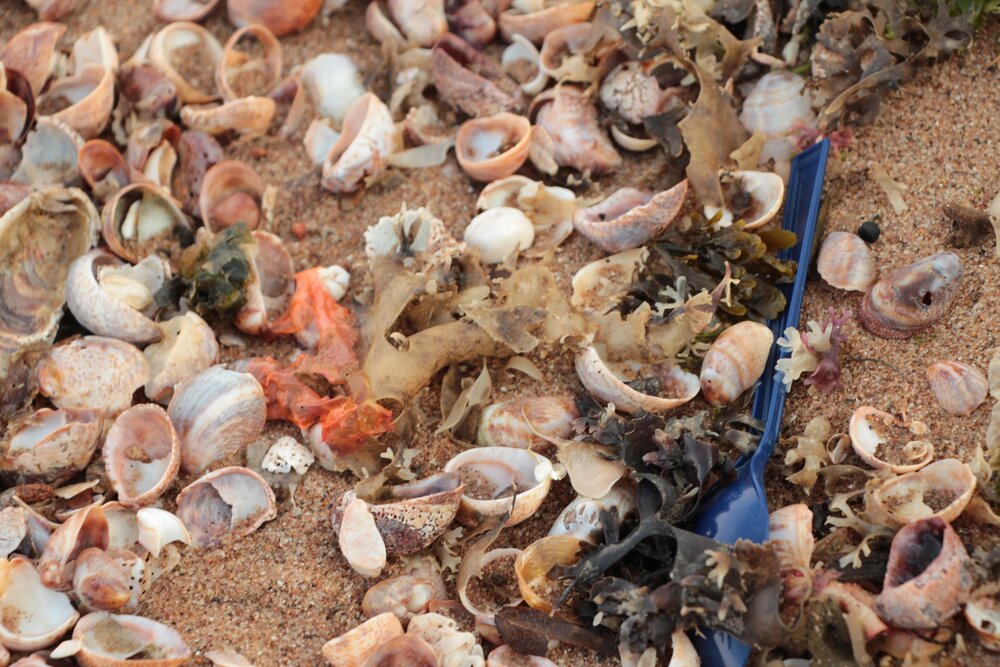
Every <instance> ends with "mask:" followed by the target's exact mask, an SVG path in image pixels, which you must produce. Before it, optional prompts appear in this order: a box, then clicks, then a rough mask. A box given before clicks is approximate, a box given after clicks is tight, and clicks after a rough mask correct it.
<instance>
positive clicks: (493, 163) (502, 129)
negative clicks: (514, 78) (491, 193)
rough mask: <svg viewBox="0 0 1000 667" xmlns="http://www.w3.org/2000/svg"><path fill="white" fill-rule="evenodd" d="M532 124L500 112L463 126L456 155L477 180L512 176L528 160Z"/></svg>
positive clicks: (463, 166)
mask: <svg viewBox="0 0 1000 667" xmlns="http://www.w3.org/2000/svg"><path fill="white" fill-rule="evenodd" d="M530 149H531V122H530V121H528V119H527V118H525V117H524V116H517V115H515V114H512V113H507V112H503V113H498V114H496V115H494V116H488V117H486V118H477V119H473V120H468V121H466V122H464V123H462V127H460V128H459V130H458V135H457V136H456V137H455V156H456V157H457V158H458V163H459V164H460V165H461V166H462V169H463V170H464V171H465V173H467V174H468V175H469V176H471V177H472V178H474V179H475V180H477V181H495V180H497V179H501V178H504V177H505V176H510V175H511V174H513V173H514V172H515V171H517V170H518V169H520V168H521V165H523V164H524V162H525V160H527V159H528V152H529V151H530Z"/></svg>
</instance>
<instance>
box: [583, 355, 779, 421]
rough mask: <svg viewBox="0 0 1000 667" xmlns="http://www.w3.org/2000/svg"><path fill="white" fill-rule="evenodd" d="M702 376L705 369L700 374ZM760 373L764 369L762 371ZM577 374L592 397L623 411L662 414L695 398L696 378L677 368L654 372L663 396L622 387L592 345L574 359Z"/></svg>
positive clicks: (621, 383) (672, 367) (623, 384)
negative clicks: (658, 378) (660, 382)
mask: <svg viewBox="0 0 1000 667" xmlns="http://www.w3.org/2000/svg"><path fill="white" fill-rule="evenodd" d="M702 372H703V373H704V370H703V371H702ZM761 372H763V368H762V369H761ZM576 375H577V377H579V378H580V382H581V383H583V386H584V388H585V389H586V390H587V392H588V393H590V395H591V396H593V397H594V398H596V399H597V400H599V401H601V402H602V403H604V404H607V403H613V404H614V406H615V408H617V409H618V410H621V411H622V412H628V413H630V414H631V413H633V412H638V411H639V410H645V411H646V412H665V411H667V410H673V409H674V408H677V407H680V406H682V405H684V404H685V403H687V402H688V401H690V400H691V399H693V398H694V397H695V396H697V395H698V390H699V389H700V388H701V384H699V381H698V376H696V375H694V374H693V373H688V372H687V371H685V370H683V369H682V368H681V367H680V366H667V367H664V368H662V369H660V370H658V371H657V375H658V376H659V377H660V379H661V381H663V385H664V386H663V392H664V393H665V394H667V395H665V396H650V395H649V394H643V393H642V392H639V391H636V390H635V389H633V388H632V387H630V386H628V385H627V384H625V382H624V381H623V380H622V379H621V378H619V377H618V376H617V375H616V374H615V373H614V372H613V371H612V370H611V368H609V367H608V365H607V363H605V361H604V359H602V358H601V355H600V353H599V352H598V351H597V348H595V347H594V346H590V347H587V348H586V349H585V350H583V351H582V352H580V353H579V354H578V355H577V357H576Z"/></svg>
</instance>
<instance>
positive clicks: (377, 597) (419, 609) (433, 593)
mask: <svg viewBox="0 0 1000 667" xmlns="http://www.w3.org/2000/svg"><path fill="white" fill-rule="evenodd" d="M446 596H447V591H446V590H445V587H444V581H442V580H441V576H440V575H439V574H436V573H434V574H433V575H428V576H427V577H424V576H420V575H416V574H404V575H400V576H398V577H390V578H388V579H383V580H382V581H380V582H378V583H377V584H375V585H374V586H372V587H371V588H369V589H368V591H367V592H366V593H365V597H364V598H363V599H362V600H361V610H362V611H363V612H364V613H365V615H366V616H368V617H369V618H372V617H374V616H377V615H379V614H382V613H385V612H389V613H391V614H393V615H394V616H395V617H396V618H398V619H399V620H400V623H402V624H403V626H405V625H406V624H407V623H409V621H410V619H411V618H413V617H414V616H415V615H417V614H422V613H424V612H426V611H427V608H428V607H429V606H430V603H431V601H432V600H442V599H444V598H445V597H446Z"/></svg>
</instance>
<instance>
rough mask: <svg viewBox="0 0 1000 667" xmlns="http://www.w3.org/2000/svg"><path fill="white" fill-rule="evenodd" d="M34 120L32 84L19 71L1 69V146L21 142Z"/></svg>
mask: <svg viewBox="0 0 1000 667" xmlns="http://www.w3.org/2000/svg"><path fill="white" fill-rule="evenodd" d="M34 120H35V96H34V94H33V93H32V92H31V84H29V83H28V80H27V78H25V76H24V75H23V74H21V73H20V72H18V71H17V70H12V69H6V68H4V67H0V145H4V144H6V145H8V146H9V145H11V144H14V143H16V142H19V141H21V139H23V138H24V136H25V135H26V134H28V130H29V129H31V124H32V123H33V122H34Z"/></svg>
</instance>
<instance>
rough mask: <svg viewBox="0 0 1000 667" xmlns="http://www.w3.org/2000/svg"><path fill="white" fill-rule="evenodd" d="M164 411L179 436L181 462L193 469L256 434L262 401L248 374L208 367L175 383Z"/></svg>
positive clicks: (226, 453) (263, 408)
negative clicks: (171, 396)
mask: <svg viewBox="0 0 1000 667" xmlns="http://www.w3.org/2000/svg"><path fill="white" fill-rule="evenodd" d="M167 414H168V415H170V420H171V421H172V422H173V423H174V428H175V429H177V435H178V437H179V438H180V440H181V467H182V468H183V469H184V472H186V473H188V474H198V473H201V472H203V471H204V470H205V469H206V468H208V466H210V465H211V464H212V463H213V462H215V461H218V460H219V459H221V458H224V457H226V456H229V455H231V454H234V453H235V452H237V451H239V450H240V449H243V448H245V447H246V446H247V445H249V444H250V443H251V442H253V441H254V440H256V439H257V437H258V436H259V435H260V432H261V429H263V428H264V419H265V416H266V414H267V403H266V401H265V400H264V390H263V389H261V386H260V384H259V383H258V382H257V380H255V379H254V377H253V376H252V375H250V374H249V373H237V372H235V371H230V370H226V369H225V368H223V367H221V366H213V367H211V368H209V369H206V370H204V371H202V372H200V373H198V374H197V375H195V376H193V377H190V378H188V379H186V380H184V381H183V382H181V383H180V384H178V385H177V387H176V388H175V389H174V395H173V398H171V399H170V405H169V406H168V407H167Z"/></svg>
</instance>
